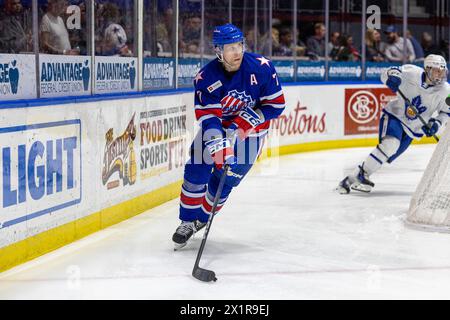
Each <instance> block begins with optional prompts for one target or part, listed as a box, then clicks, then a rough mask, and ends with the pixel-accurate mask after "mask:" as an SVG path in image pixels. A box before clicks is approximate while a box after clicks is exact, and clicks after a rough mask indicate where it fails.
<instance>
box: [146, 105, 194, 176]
mask: <svg viewBox="0 0 450 320" xmlns="http://www.w3.org/2000/svg"><path fill="white" fill-rule="evenodd" d="M139 137H140V138H139V139H140V140H139V164H140V165H139V170H140V179H141V180H145V179H148V178H151V177H154V176H158V175H160V174H162V173H164V172H168V171H171V170H174V169H177V168H179V167H182V166H183V165H184V163H185V161H186V159H185V154H186V150H185V145H186V106H185V105H180V106H175V107H171V108H155V109H151V110H149V111H143V112H141V113H140V120H139Z"/></svg>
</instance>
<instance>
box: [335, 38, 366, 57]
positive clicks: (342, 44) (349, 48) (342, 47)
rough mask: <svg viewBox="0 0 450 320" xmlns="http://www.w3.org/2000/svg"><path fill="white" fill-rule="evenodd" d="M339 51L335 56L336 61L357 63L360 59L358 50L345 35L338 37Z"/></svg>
mask: <svg viewBox="0 0 450 320" xmlns="http://www.w3.org/2000/svg"><path fill="white" fill-rule="evenodd" d="M338 41H339V50H338V52H337V54H336V60H337V61H358V60H360V58H361V55H360V54H359V52H358V50H356V48H355V47H354V46H353V37H352V36H350V35H347V34H343V35H341V36H339V40H338Z"/></svg>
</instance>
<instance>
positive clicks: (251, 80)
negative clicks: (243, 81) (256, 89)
mask: <svg viewBox="0 0 450 320" xmlns="http://www.w3.org/2000/svg"><path fill="white" fill-rule="evenodd" d="M254 84H256V85H257V84H258V81H256V77H255V74H254V73H252V74H251V75H250V85H254Z"/></svg>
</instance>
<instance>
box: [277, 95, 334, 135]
mask: <svg viewBox="0 0 450 320" xmlns="http://www.w3.org/2000/svg"><path fill="white" fill-rule="evenodd" d="M326 115H327V114H326V112H321V111H319V112H316V111H313V110H312V108H310V107H308V106H306V105H304V104H302V102H301V101H300V100H297V104H296V106H295V107H294V108H293V109H290V108H289V109H288V108H286V110H285V111H284V112H283V113H282V114H281V116H280V117H278V118H277V119H274V120H272V123H271V128H272V129H275V130H277V131H278V132H279V134H280V136H298V135H306V134H315V133H318V134H320V133H324V132H325V131H326Z"/></svg>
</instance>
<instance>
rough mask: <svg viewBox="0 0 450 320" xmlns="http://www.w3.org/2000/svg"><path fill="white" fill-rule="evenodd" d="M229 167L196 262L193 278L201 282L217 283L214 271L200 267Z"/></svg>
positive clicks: (226, 166) (215, 199)
mask: <svg viewBox="0 0 450 320" xmlns="http://www.w3.org/2000/svg"><path fill="white" fill-rule="evenodd" d="M228 169H229V165H228V164H226V165H225V166H224V169H223V173H222V176H221V177H220V182H219V187H218V188H217V193H216V196H215V198H214V203H213V206H212V209H211V213H210V215H209V219H208V222H207V223H206V228H205V233H204V234H203V239H202V243H201V245H200V249H199V250H198V254H197V260H195V265H194V269H193V270H192V276H193V277H194V278H196V279H198V280H200V281H204V282H210V281H217V278H216V274H215V273H214V271H212V270H206V269H203V268H200V267H199V263H200V258H201V257H202V254H203V249H204V248H205V244H206V239H207V238H208V233H209V229H210V228H211V224H212V222H213V219H214V216H215V214H216V208H217V204H218V203H219V200H220V195H221V194H222V189H223V186H224V184H225V179H226V177H227V174H228Z"/></svg>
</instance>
